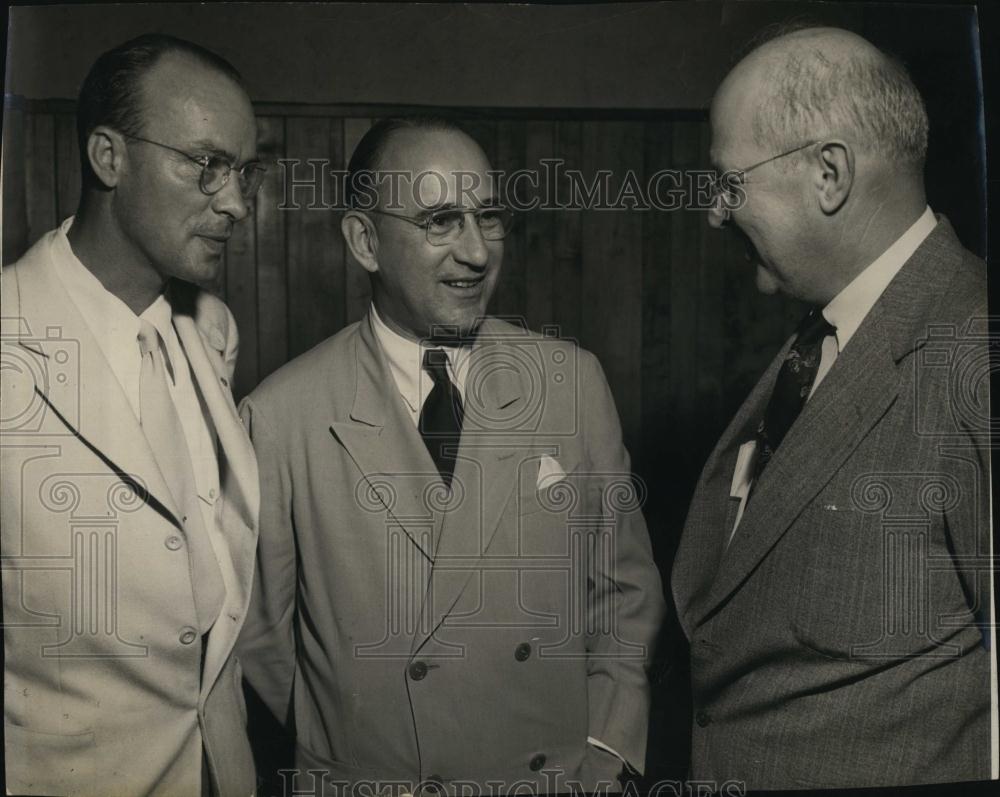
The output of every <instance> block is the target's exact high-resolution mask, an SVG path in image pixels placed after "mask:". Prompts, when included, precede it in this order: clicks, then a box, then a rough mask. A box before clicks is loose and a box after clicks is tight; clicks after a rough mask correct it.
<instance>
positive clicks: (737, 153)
mask: <svg viewBox="0 0 1000 797" xmlns="http://www.w3.org/2000/svg"><path fill="white" fill-rule="evenodd" d="M759 87H760V86H759V83H758V82H755V80H754V75H753V73H752V72H751V71H750V70H747V69H745V68H743V65H741V66H737V67H736V69H734V70H733V71H732V72H731V73H730V74H729V76H728V77H727V78H726V79H725V80H724V81H723V82H722V85H721V86H719V89H718V91H717V92H716V93H715V97H714V98H713V99H712V106H711V110H710V112H709V120H710V125H711V129H712V145H711V158H712V163H714V164H715V165H716V166H719V167H722V168H727V169H733V168H740V167H743V166H746V165H747V164H748V163H750V162H751V161H752V160H753V159H754V157H756V155H757V154H758V147H757V146H756V145H755V144H754V142H753V121H754V113H755V111H756V107H757V102H758V99H759V96H760V92H759Z"/></svg>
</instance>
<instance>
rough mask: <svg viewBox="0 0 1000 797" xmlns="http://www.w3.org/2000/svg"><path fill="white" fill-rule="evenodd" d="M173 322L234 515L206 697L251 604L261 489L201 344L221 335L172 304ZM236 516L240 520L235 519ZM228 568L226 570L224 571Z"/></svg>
mask: <svg viewBox="0 0 1000 797" xmlns="http://www.w3.org/2000/svg"><path fill="white" fill-rule="evenodd" d="M195 319H197V321H196V320H195ZM173 323H174V329H175V330H176V332H177V337H178V339H179V340H180V342H181V345H182V346H183V348H184V353H185V355H186V357H187V360H188V365H189V367H190V369H191V376H192V378H193V380H194V382H195V384H196V385H197V388H198V392H199V394H200V395H201V397H202V400H203V401H204V402H205V408H206V409H207V410H208V414H209V417H210V418H211V422H212V426H213V427H214V429H215V434H216V435H217V437H218V441H219V476H220V479H221V487H222V495H223V500H224V501H225V502H226V504H227V505H228V506H231V507H232V508H233V510H234V514H235V516H236V517H234V518H233V519H232V522H224V520H221V519H220V522H219V523H218V531H219V532H220V533H221V534H222V536H223V537H224V538H225V540H226V543H227V549H228V559H229V562H226V561H225V559H222V558H220V567H222V569H223V571H224V581H225V582H226V599H225V604H224V606H223V609H222V612H221V613H220V615H219V619H218V621H217V622H216V623H215V625H214V626H213V628H212V631H211V633H210V634H209V639H208V647H207V649H206V651H205V668H204V674H203V679H202V695H203V696H207V695H208V693H209V692H210V691H211V688H212V685H213V684H214V683H215V679H216V678H218V676H219V673H220V672H221V671H222V668H223V666H224V665H225V663H226V659H227V658H228V657H229V653H230V651H231V650H232V647H233V644H234V643H235V641H236V635H237V632H238V631H239V625H238V624H237V623H232V622H229V620H228V617H227V615H231V616H235V617H243V616H244V615H245V614H246V609H247V605H248V603H249V601H250V584H251V583H252V580H253V567H254V555H255V553H256V529H257V511H258V508H259V504H260V485H259V481H258V475H257V460H256V458H255V456H254V453H253V448H252V447H251V445H250V440H249V438H248V437H247V435H246V432H245V431H244V429H243V426H242V424H241V423H240V420H239V416H238V414H237V412H236V406H235V405H234V403H233V398H232V394H231V393H230V392H229V389H228V381H229V380H228V374H227V371H226V366H225V363H224V361H223V358H222V356H221V354H220V353H219V352H218V351H216V350H215V349H214V348H212V347H211V346H207V345H206V340H211V339H212V337H211V335H210V334H209V333H214V334H215V335H216V336H217V337H218V336H221V337H220V339H221V341H222V345H223V346H224V345H225V342H224V341H225V335H224V334H223V333H221V332H219V331H218V330H203V329H201V328H199V324H207V323H209V320H208V319H205V318H203V314H202V313H198V312H197V310H196V309H193V312H192V313H189V312H187V311H186V309H185V308H183V306H178V305H175V306H174V316H173ZM222 509H223V512H225V511H226V510H227V509H228V507H227V506H223V507H222ZM224 517H225V515H223V518H224ZM237 517H238V518H239V521H237V520H236V518H237ZM230 563H231V566H232V567H231V570H229V568H228V567H227V565H228V564H230ZM227 576H228V577H227Z"/></svg>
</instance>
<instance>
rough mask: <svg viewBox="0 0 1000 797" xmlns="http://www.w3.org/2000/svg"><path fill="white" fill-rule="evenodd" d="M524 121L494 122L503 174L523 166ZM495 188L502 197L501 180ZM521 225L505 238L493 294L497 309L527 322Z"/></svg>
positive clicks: (496, 165)
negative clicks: (501, 263) (498, 280)
mask: <svg viewBox="0 0 1000 797" xmlns="http://www.w3.org/2000/svg"><path fill="white" fill-rule="evenodd" d="M524 132H525V131H524V123H523V122H511V121H507V120H503V121H500V122H497V128H496V135H497V138H496V157H495V159H494V161H493V168H494V170H496V171H498V172H500V173H501V174H503V175H507V174H510V173H512V172H514V171H516V170H517V169H520V168H522V167H523V166H524V155H525V153H524V146H525V140H524ZM495 190H496V191H497V192H498V193H499V195H500V198H501V199H502V191H503V190H504V181H503V180H502V179H501V180H500V181H499V184H498V185H496V186H495ZM524 234H525V231H524V225H523V224H521V225H518V224H515V225H514V228H513V229H512V230H511V232H510V233H509V234H508V235H507V237H506V238H505V239H504V256H503V270H502V271H501V273H500V283H499V285H498V286H497V290H496V293H495V294H494V298H493V304H494V306H495V307H496V312H497V313H498V314H500V315H504V316H516V317H518V318H521V319H523V320H524V323H525V324H527V318H526V317H525V316H526V309H527V308H526V295H527V292H528V285H527V282H526V279H527V275H526V273H525V252H524Z"/></svg>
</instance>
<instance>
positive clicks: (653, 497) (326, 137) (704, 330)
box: [3, 2, 996, 779]
mask: <svg viewBox="0 0 1000 797" xmlns="http://www.w3.org/2000/svg"><path fill="white" fill-rule="evenodd" d="M792 19H795V20H803V21H809V22H817V23H824V24H835V25H839V26H842V27H846V28H850V29H852V30H855V31H857V32H859V33H861V34H862V35H864V36H866V37H867V38H868V39H870V40H871V41H872V42H874V43H875V44H876V45H878V46H880V47H881V48H883V49H884V50H887V51H889V52H891V53H893V54H895V55H896V56H897V57H899V58H900V59H901V60H902V61H903V62H904V63H905V64H906V65H907V67H908V68H909V69H910V71H911V74H912V75H913V78H914V80H915V82H916V84H917V86H918V87H919V88H920V90H921V92H922V93H923V95H924V98H925V100H926V103H927V108H928V114H929V116H930V121H931V132H930V149H929V154H928V164H927V172H926V174H927V187H928V195H929V202H930V205H931V207H932V208H934V210H935V211H937V212H939V213H944V214H945V215H947V216H948V218H949V219H950V220H951V221H952V223H953V225H954V227H955V229H956V231H957V233H958V235H959V238H960V239H961V240H962V242H963V243H964V244H965V245H966V246H967V247H968V248H969V249H971V250H973V251H974V252H976V253H978V254H980V255H981V256H982V255H984V254H985V249H986V221H985V196H986V178H985V174H986V172H985V166H984V151H983V150H984V138H983V136H984V133H983V131H984V120H983V116H982V103H981V95H980V85H981V82H982V81H981V73H980V70H979V46H980V40H979V29H978V26H977V22H976V20H977V18H976V9H975V7H974V6H971V5H961V4H948V5H931V4H916V5H915V4H905V5H892V4H874V3H868V4H834V3H823V4H810V3H758V2H738V3H668V4H663V3H619V4H613V5H612V4H587V5H568V4H558V5H546V4H532V5H527V6H524V5H522V6H505V5H500V4H475V5H454V4H429V5H409V6H407V5H403V4H394V3H385V4H376V5H369V6H361V5H359V4H343V5H308V6H307V5H282V6H281V7H278V5H277V4H253V5H242V4H226V5H218V6H199V5H175V4H169V5H168V4H162V5H156V6H152V5H149V6H147V5H129V6H41V7H15V8H13V9H11V15H10V33H9V43H8V52H7V76H6V85H5V91H6V98H5V116H4V128H3V147H4V151H3V261H4V262H5V263H7V262H11V261H12V260H13V259H15V258H16V257H17V256H19V255H20V254H21V253H23V251H24V250H25V249H26V247H27V246H28V245H29V244H30V243H32V242H33V241H34V240H35V239H37V238H38V237H39V236H40V235H41V234H43V233H44V232H46V231H47V230H49V229H51V228H52V227H54V226H55V225H56V224H57V223H58V222H59V221H60V220H62V219H63V218H65V217H66V216H68V215H70V214H72V213H73V212H74V210H75V206H76V202H77V200H78V197H79V185H78V182H79V162H78V157H77V151H76V140H75V121H74V117H73V107H74V106H73V99H74V98H75V96H76V94H77V92H78V90H79V85H80V83H81V81H82V79H83V77H84V75H85V74H86V71H87V69H88V68H89V66H90V64H91V63H92V62H93V60H94V59H95V58H96V56H97V55H98V54H99V53H100V52H102V51H104V50H106V49H108V48H110V47H112V46H114V45H116V44H118V43H120V42H121V41H124V40H125V39H127V38H130V37H132V36H134V35H138V34H139V33H143V32H146V31H161V32H167V33H172V34H175V35H178V36H182V37H184V38H188V39H191V40H194V41H196V42H198V43H200V44H203V45H205V46H207V47H209V48H211V49H213V50H215V51H217V52H219V53H220V54H222V55H223V56H225V57H226V58H228V59H229V60H230V61H232V62H233V64H234V65H235V66H236V67H237V68H238V69H240V70H241V71H242V72H243V74H244V76H245V78H246V80H247V83H248V86H249V90H250V93H251V96H252V97H253V98H254V100H255V105H256V109H257V112H258V117H259V119H260V130H261V142H260V146H261V151H262V152H263V153H265V154H266V155H268V156H269V157H272V158H275V159H277V158H292V159H299V160H301V161H305V160H306V159H308V158H318V159H328V160H329V162H330V166H331V167H332V168H343V166H344V164H345V163H346V159H347V158H349V156H350V152H351V151H352V148H353V146H354V144H355V143H356V142H357V140H358V138H359V137H360V136H361V135H362V134H363V132H364V130H365V129H367V127H368V125H369V124H370V122H371V120H372V119H375V118H378V117H381V116H385V115H396V114H409V113H417V112H420V113H426V112H434V113H440V114H445V115H449V116H453V117H455V118H457V119H459V120H462V121H463V122H465V123H467V124H466V126H467V128H468V129H469V131H470V132H471V133H472V134H473V135H474V136H475V137H476V138H477V139H478V140H479V141H480V143H481V144H482V145H483V146H484V148H485V150H486V152H487V154H488V155H489V156H490V157H491V159H492V162H493V164H494V167H495V168H499V169H515V168H520V167H524V166H527V167H537V165H538V163H539V161H540V160H541V159H542V158H552V157H555V158H562V159H564V160H565V161H566V165H567V167H570V168H573V167H575V168H579V169H581V170H582V171H583V173H584V174H585V175H586V176H587V177H588V180H589V179H590V177H591V176H592V175H593V174H594V173H595V172H596V171H597V170H599V169H609V170H612V171H613V172H614V173H615V175H621V174H623V173H624V172H625V171H626V170H629V169H631V170H634V171H635V172H636V173H637V174H638V175H640V177H642V176H643V175H649V174H652V173H653V172H655V171H656V170H658V169H662V168H678V169H695V168H707V167H708V158H707V151H708V144H709V134H708V125H707V108H708V103H709V102H710V100H711V96H712V92H713V90H714V88H715V86H716V85H717V84H718V83H719V81H720V80H721V79H722V77H723V76H724V75H725V73H726V72H727V71H728V70H729V68H730V67H731V66H732V65H733V63H734V61H735V60H737V58H738V55H739V53H740V52H741V51H742V50H743V48H744V47H745V45H746V43H747V41H748V40H749V39H750V38H751V37H752V36H753V35H755V34H756V33H757V32H758V31H759V30H760V29H761V28H763V27H764V26H766V25H768V24H770V23H774V22H779V21H788V20H792ZM995 30H996V29H995V27H994V31H995ZM287 176H288V175H287V172H283V170H282V169H280V168H277V167H275V168H272V169H271V171H270V174H269V177H268V182H267V184H266V185H265V188H264V189H263V190H262V192H261V194H260V196H259V197H258V199H257V204H256V208H255V212H254V215H253V216H252V217H251V219H249V220H247V221H246V222H244V223H243V224H241V225H238V226H237V228H236V232H235V234H234V237H233V240H232V241H231V242H230V246H229V249H228V253H227V258H226V269H225V274H224V276H223V279H222V280H221V281H220V283H219V284H218V285H215V286H212V287H213V288H214V289H215V290H217V291H218V292H219V293H220V295H222V296H223V297H224V298H225V299H226V300H227V302H228V303H229V305H230V307H231V308H232V310H233V312H234V313H235V315H236V318H237V321H238V322H239V327H240V332H241V341H242V343H241V357H240V362H239V367H238V372H237V379H236V385H235V389H236V393H237V394H238V395H237V398H239V397H240V396H241V395H244V394H245V393H247V392H249V390H251V389H252V388H253V387H254V385H256V384H257V383H258V382H259V381H260V379H262V378H263V377H264V376H266V375H267V374H268V373H270V372H271V371H273V370H274V369H275V368H277V367H279V366H280V365H281V364H283V363H284V362H286V361H287V360H288V359H290V358H291V357H294V356H295V355H297V354H299V353H301V352H302V351H304V350H306V349H307V348H309V347H311V346H312V345H314V344H315V343H317V342H318V341H320V340H322V339H323V338H325V337H326V336H328V335H330V334H332V333H334V332H336V331H337V330H338V329H340V328H341V327H342V326H344V325H345V324H347V323H350V322H351V321H354V320H356V319H358V318H359V317H361V315H362V314H363V313H364V311H365V308H366V306H367V300H368V287H367V278H366V277H365V275H364V274H363V272H362V270H361V269H360V267H359V266H357V264H355V263H352V262H350V257H349V255H347V253H346V252H345V249H344V245H343V241H342V239H341V237H340V232H339V222H340V216H339V214H338V213H336V212H334V211H330V210H319V209H313V210H309V209H305V208H303V209H300V210H285V211H281V210H278V209H277V205H278V203H279V202H280V201H281V199H282V197H283V195H285V192H286V190H287V188H288V186H286V185H284V184H283V178H285V177H287ZM296 176H297V178H299V179H302V178H303V177H307V176H308V172H306V171H304V170H300V171H298V172H296ZM641 182H643V183H644V182H645V180H641ZM611 184H612V186H613V187H617V186H618V185H620V178H618V179H617V181H616V179H615V178H613V179H612V183H611ZM298 190H299V191H300V192H301V191H302V189H298ZM297 196H298V197H299V198H300V199H301V198H303V197H305V196H306V194H303V193H299V194H298V195H297ZM491 309H492V311H493V312H495V313H498V314H502V315H518V316H522V317H524V318H525V320H526V322H527V324H528V326H529V327H531V328H532V329H536V330H538V329H540V328H541V327H542V326H546V325H556V326H558V328H559V330H560V332H561V334H562V335H564V336H568V337H573V338H576V339H578V340H579V341H580V343H581V344H582V345H583V346H584V347H585V348H588V349H590V350H591V351H593V352H595V353H596V354H597V355H598V357H599V358H600V360H601V362H602V364H603V366H604V369H605V371H606V373H607V375H608V379H609V381H610V383H611V386H612V389H613V391H614V394H615V398H616V402H617V405H618V409H619V413H620V415H621V418H622V424H623V429H624V433H625V438H626V444H627V445H628V447H629V450H630V451H631V452H632V456H633V465H634V469H635V471H636V473H637V475H638V476H639V477H640V478H642V479H644V480H645V481H646V483H647V486H648V491H647V492H648V496H649V498H648V502H647V506H646V516H647V521H648V524H649V529H650V534H651V537H652V540H653V545H654V550H655V554H656V557H657V561H658V564H659V565H660V566H661V569H662V572H663V574H664V577H665V583H666V576H667V575H668V574H669V568H670V562H671V559H672V556H673V551H674V549H675V546H676V543H677V538H678V535H679V532H680V528H681V524H682V523H683V519H684V514H685V511H686V508H687V502H688V500H689V498H690V495H691V492H692V491H693V488H694V483H695V480H696V478H697V476H698V473H699V470H700V468H701V466H702V464H703V462H704V460H705V458H706V457H707V455H708V453H709V451H710V449H711V447H712V445H713V444H714V442H715V440H716V439H717V438H718V436H719V434H720V433H721V431H722V429H723V427H724V426H725V424H726V423H727V421H728V420H729V418H730V417H731V416H732V414H733V413H734V412H735V410H736V408H737V407H738V406H739V404H740V402H741V401H742V400H743V398H744V397H745V396H746V394H747V392H748V391H749V389H750V388H751V386H752V385H753V384H754V382H755V381H756V378H757V377H758V376H759V374H760V372H761V371H762V370H763V369H764V367H765V366H766V364H767V363H768V362H769V361H770V359H771V358H772V357H773V355H774V353H775V352H776V350H777V349H778V347H779V346H780V345H781V343H782V342H783V341H784V339H785V338H786V337H787V335H788V334H790V332H791V330H792V329H793V328H794V326H795V323H796V321H797V319H798V317H799V315H800V314H801V308H800V307H798V306H796V305H795V304H794V303H793V302H790V301H788V300H786V299H783V298H781V297H765V296H761V295H759V294H758V293H757V292H756V290H755V288H754V282H753V273H752V270H751V269H750V268H749V267H748V265H747V264H746V263H745V262H744V260H743V250H742V246H741V245H738V244H736V243H735V242H734V241H732V242H731V241H730V240H729V238H728V237H727V236H726V235H724V234H720V233H717V232H715V231H713V230H710V229H709V228H708V226H707V223H706V220H705V218H704V213H703V212H698V211H681V212H669V213H668V212H661V211H656V210H652V211H634V212H623V211H619V212H599V211H547V212H546V211H536V212H533V213H529V214H525V215H524V216H522V217H521V218H520V219H519V220H518V224H517V226H516V227H515V229H514V232H513V233H512V235H511V237H510V238H509V240H508V245H507V251H506V256H505V264H504V274H503V276H502V278H501V284H500V288H499V289H498V291H497V295H496V297H495V299H494V302H493V307H492V308H491ZM668 602H669V590H668ZM686 668H687V651H686V646H685V643H684V640H683V636H682V634H680V632H679V629H678V628H677V627H676V625H675V624H674V623H668V625H667V627H666V628H665V629H664V637H663V640H662V644H661V645H660V652H659V655H658V660H657V664H656V667H655V669H654V674H653V675H654V698H655V699H654V715H653V723H652V727H651V735H650V745H649V749H650V752H649V760H648V762H647V774H648V775H649V776H650V777H651V778H653V779H659V778H679V777H683V775H684V772H685V767H686V761H687V755H688V725H689V706H688V702H687V678H688V675H687V669H686ZM256 713H257V712H255V714H256Z"/></svg>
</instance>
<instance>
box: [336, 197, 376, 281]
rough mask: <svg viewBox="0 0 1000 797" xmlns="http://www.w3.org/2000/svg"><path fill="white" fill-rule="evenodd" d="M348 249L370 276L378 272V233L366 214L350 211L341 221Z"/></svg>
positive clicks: (341, 228)
mask: <svg viewBox="0 0 1000 797" xmlns="http://www.w3.org/2000/svg"><path fill="white" fill-rule="evenodd" d="M340 231H341V232H342V233H343V234H344V240H345V241H347V247H348V248H349V249H350V250H351V254H352V255H354V259H355V260H357V261H358V262H359V263H360V264H361V267H362V268H363V269H364V270H365V271H367V272H368V273H369V274H374V273H375V272H376V271H378V231H377V230H376V229H375V225H374V224H373V223H372V220H371V219H370V218H368V217H367V216H366V215H365V214H364V213H362V212H360V211H357V210H349V211H347V212H346V213H345V214H344V218H343V219H341V221H340Z"/></svg>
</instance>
